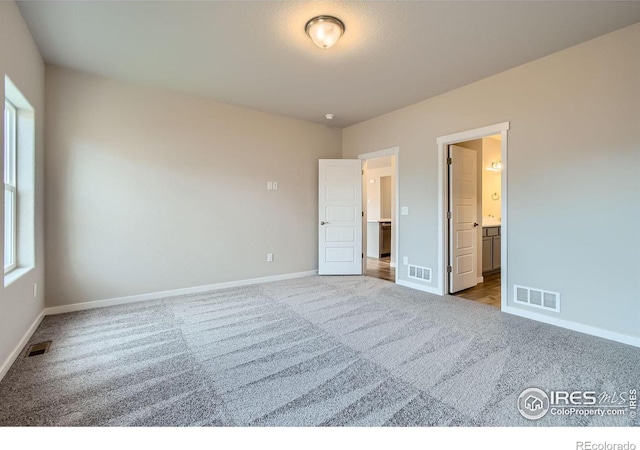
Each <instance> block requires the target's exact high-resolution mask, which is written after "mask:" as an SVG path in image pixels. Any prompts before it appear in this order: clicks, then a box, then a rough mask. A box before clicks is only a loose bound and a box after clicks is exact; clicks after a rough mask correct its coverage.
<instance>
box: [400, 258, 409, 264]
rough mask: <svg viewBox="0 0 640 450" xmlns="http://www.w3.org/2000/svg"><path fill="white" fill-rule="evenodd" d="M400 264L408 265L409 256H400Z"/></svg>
mask: <svg viewBox="0 0 640 450" xmlns="http://www.w3.org/2000/svg"><path fill="white" fill-rule="evenodd" d="M402 264H404V265H405V266H408V265H409V257H408V256H405V257H404V258H402Z"/></svg>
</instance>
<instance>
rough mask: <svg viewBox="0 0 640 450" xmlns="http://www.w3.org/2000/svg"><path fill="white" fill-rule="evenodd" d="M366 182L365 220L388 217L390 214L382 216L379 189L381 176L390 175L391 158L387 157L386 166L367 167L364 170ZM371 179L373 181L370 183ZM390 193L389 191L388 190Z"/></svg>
mask: <svg viewBox="0 0 640 450" xmlns="http://www.w3.org/2000/svg"><path fill="white" fill-rule="evenodd" d="M366 176H367V178H366V180H365V181H366V184H367V220H380V219H390V218H391V216H388V217H382V216H381V212H382V210H381V208H382V196H381V189H382V183H381V181H380V178H381V177H391V176H392V173H391V158H389V166H388V167H379V168H376V169H367V172H366ZM371 180H373V181H374V182H373V183H371ZM389 194H391V192H389Z"/></svg>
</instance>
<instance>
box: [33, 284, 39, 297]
mask: <svg viewBox="0 0 640 450" xmlns="http://www.w3.org/2000/svg"><path fill="white" fill-rule="evenodd" d="M37 295H38V283H33V298H36V296H37Z"/></svg>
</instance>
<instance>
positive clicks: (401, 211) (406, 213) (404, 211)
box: [400, 206, 409, 216]
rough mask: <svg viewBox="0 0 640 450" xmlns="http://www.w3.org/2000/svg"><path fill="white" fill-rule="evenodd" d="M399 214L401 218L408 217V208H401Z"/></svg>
mask: <svg viewBox="0 0 640 450" xmlns="http://www.w3.org/2000/svg"><path fill="white" fill-rule="evenodd" d="M400 214H401V215H403V216H408V215H409V207H408V206H403V207H402V208H400Z"/></svg>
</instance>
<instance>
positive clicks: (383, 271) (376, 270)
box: [365, 256, 396, 283]
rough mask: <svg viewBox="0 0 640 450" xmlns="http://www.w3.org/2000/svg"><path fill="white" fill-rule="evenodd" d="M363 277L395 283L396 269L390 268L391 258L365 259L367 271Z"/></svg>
mask: <svg viewBox="0 0 640 450" xmlns="http://www.w3.org/2000/svg"><path fill="white" fill-rule="evenodd" d="M365 275H367V276H369V277H373V278H379V279H381V280H386V281H391V282H392V283H395V282H396V269H395V267H391V257H389V256H385V257H384V258H380V259H378V258H367V270H366V271H365Z"/></svg>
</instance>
